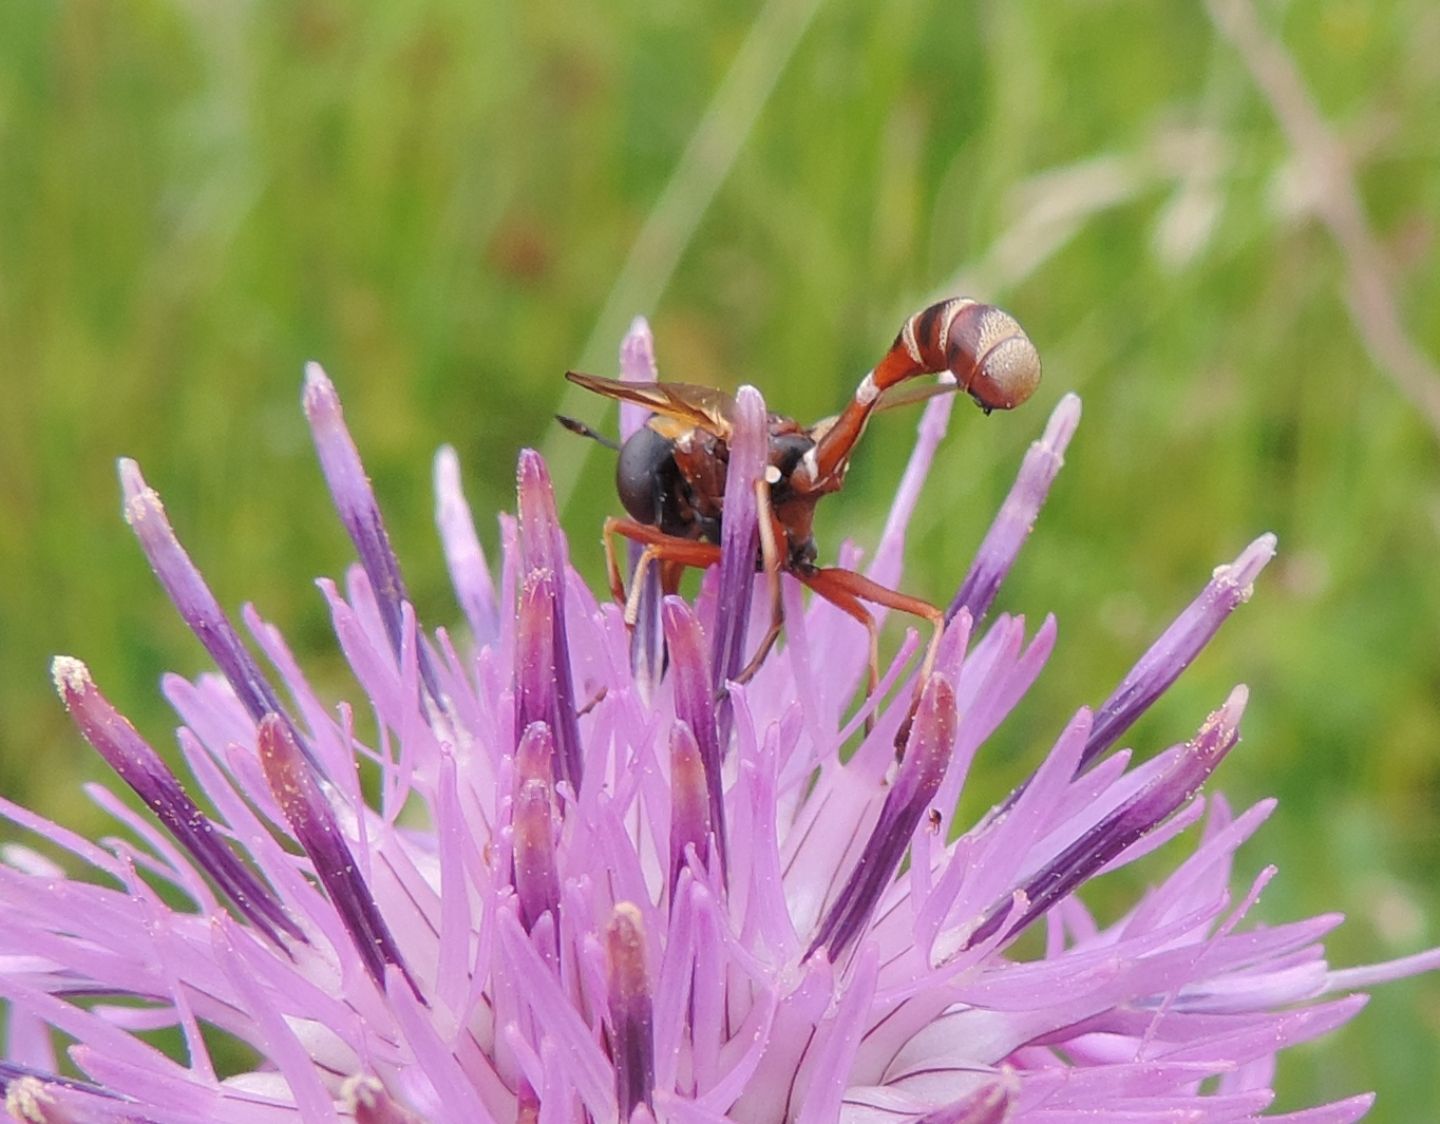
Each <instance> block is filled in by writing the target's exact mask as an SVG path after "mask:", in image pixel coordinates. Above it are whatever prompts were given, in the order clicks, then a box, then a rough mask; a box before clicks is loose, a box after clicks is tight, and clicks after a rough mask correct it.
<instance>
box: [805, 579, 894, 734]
mask: <svg viewBox="0 0 1440 1124" xmlns="http://www.w3.org/2000/svg"><path fill="white" fill-rule="evenodd" d="M849 573H850V571H849V570H816V571H814V572H813V573H809V574H796V575H795V576H796V577H797V578H799V579H800V580H801V581H802V582H803V583H804V584H805V585H807V586H809V587H810V588H811V589H813V590H814V591H815V594H816V596H818V597H823V598H825V600H826V601H828V602H830V604H832V605H834V606H835V607H836V608H837V609H839V610H840V611H841V612H843V613H847V614H848V615H850V616H851V617H853V618H855V620H857V621H859V622H860V623H861V624H862V625H864V626H865V633H866V636H867V637H868V639H869V642H870V653H869V655H870V666H869V675H868V676H867V677H866V680H865V697H866V698H867V699H868V698H869V697H870V696H871V695H873V694H874V693H875V692H876V690H877V689H878V688H879V686H880V634H879V631H878V630H877V629H876V627H875V618H874V616H872V615H871V613H870V610H869V609H867V608H865V606H864V605H862V604H861V603H860V599H859V598H858V597H857V596H855V595H854V594H853V593H851V592H850V591H849V590H847V589H845V588H843V586H842V585H840V584H839V583H837V582H835V581H834V580H832V579H830V578H827V577H826V575H827V574H828V575H834V574H849ZM855 576H857V577H858V576H859V575H855ZM874 728H875V716H874V714H873V713H872V714H869V715H866V717H865V733H866V734H867V735H868V734H869V733H870V731H871V730H873V729H874Z"/></svg>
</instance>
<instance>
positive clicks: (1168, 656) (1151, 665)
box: [1080, 535, 1275, 769]
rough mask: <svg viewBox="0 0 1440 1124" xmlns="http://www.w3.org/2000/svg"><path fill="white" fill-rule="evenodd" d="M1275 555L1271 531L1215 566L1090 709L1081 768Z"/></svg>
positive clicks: (1240, 600)
mask: <svg viewBox="0 0 1440 1124" xmlns="http://www.w3.org/2000/svg"><path fill="white" fill-rule="evenodd" d="M1274 556H1275V536H1274V535H1261V536H1260V537H1259V538H1258V539H1256V540H1255V541H1254V542H1252V543H1251V544H1250V545H1249V546H1247V547H1246V548H1245V549H1244V550H1243V551H1241V552H1240V555H1239V557H1238V558H1236V559H1235V561H1234V562H1231V563H1230V564H1228V565H1225V566H1217V567H1216V569H1215V573H1214V574H1213V575H1212V576H1211V578H1210V582H1209V584H1208V585H1206V586H1205V588H1204V589H1202V590H1201V591H1200V595H1199V596H1198V597H1196V598H1195V600H1194V601H1192V602H1191V603H1190V604H1189V605H1188V606H1187V607H1186V608H1185V611H1184V612H1182V613H1181V614H1180V616H1179V617H1177V618H1176V620H1175V623H1174V624H1172V625H1171V626H1170V627H1169V628H1167V629H1166V630H1165V631H1164V632H1163V633H1161V634H1160V638H1159V639H1158V640H1156V641H1155V643H1154V644H1152V645H1151V646H1150V648H1149V650H1148V651H1147V652H1146V653H1145V654H1144V655H1143V656H1141V657H1140V660H1139V662H1138V663H1136V664H1135V666H1134V667H1133V668H1131V669H1130V672H1129V674H1127V675H1126V676H1125V678H1124V679H1123V680H1121V682H1120V686H1118V687H1116V688H1115V691H1114V693H1113V694H1112V695H1111V696H1110V697H1109V698H1108V699H1106V700H1105V702H1104V703H1103V704H1102V705H1101V707H1100V709H1099V710H1097V711H1096V712H1095V725H1094V727H1093V729H1092V730H1091V732H1090V741H1089V742H1088V743H1087V744H1086V746H1085V752H1084V754H1083V755H1082V756H1081V760H1080V767H1081V768H1082V769H1083V768H1084V767H1085V766H1086V765H1088V764H1089V763H1090V762H1092V761H1094V760H1095V758H1096V757H1098V756H1099V755H1100V754H1102V753H1104V752H1105V751H1106V750H1107V749H1109V748H1110V747H1111V746H1112V745H1114V744H1115V742H1116V741H1117V740H1118V739H1119V737H1120V735H1122V734H1123V733H1124V732H1125V731H1126V730H1128V729H1129V728H1130V727H1131V726H1132V725H1133V724H1134V722H1135V720H1136V719H1137V718H1139V717H1140V716H1141V715H1142V714H1144V713H1145V711H1146V710H1148V709H1149V708H1150V704H1151V703H1153V702H1154V701H1155V700H1156V699H1158V698H1159V697H1160V696H1161V695H1162V694H1164V693H1165V691H1166V689H1167V688H1168V687H1169V686H1170V684H1171V683H1174V682H1175V680H1176V679H1178V678H1180V673H1181V672H1182V671H1184V670H1185V669H1186V668H1187V667H1189V666H1190V663H1191V661H1192V660H1194V659H1195V657H1196V656H1198V655H1199V654H1200V651H1201V649H1202V648H1204V647H1205V645H1206V644H1208V643H1209V642H1210V639H1211V637H1213V636H1214V635H1215V633H1217V632H1218V631H1220V626H1221V625H1222V624H1224V623H1225V620H1226V618H1227V617H1229V616H1230V614H1231V613H1232V612H1234V611H1235V609H1236V608H1237V607H1239V606H1240V605H1243V604H1244V603H1245V602H1246V601H1248V600H1250V594H1251V593H1252V592H1253V591H1254V588H1255V587H1254V582H1255V579H1256V577H1258V576H1259V574H1260V571H1261V570H1263V569H1264V568H1265V565H1266V563H1268V562H1269V561H1270V559H1271V558H1273V557H1274Z"/></svg>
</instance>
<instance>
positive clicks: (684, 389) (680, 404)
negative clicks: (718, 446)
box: [565, 371, 735, 441]
mask: <svg viewBox="0 0 1440 1124" xmlns="http://www.w3.org/2000/svg"><path fill="white" fill-rule="evenodd" d="M565 377H566V378H567V379H569V380H570V381H571V382H573V383H574V384H575V385H576V386H583V387H584V388H585V389H586V390H592V391H594V392H595V393H596V394H603V395H604V396H605V397H606V398H615V399H617V400H619V401H622V402H633V403H635V404H636V405H637V406H644V407H645V408H646V409H647V410H653V411H654V412H655V413H657V414H663V415H664V416H665V417H669V418H675V419H676V420H677V421H683V422H686V423H688V424H689V425H693V426H698V427H699V428H701V429H704V430H706V431H707V432H709V433H713V434H714V435H715V436H716V437H719V438H721V439H722V440H725V441H728V440H729V439H730V430H731V418H732V417H733V416H734V413H735V399H734V398H733V397H732V396H731V395H729V394H727V393H726V392H725V391H723V390H716V389H715V388H714V387H713V386H694V385H692V384H690V383H683V382H621V381H620V380H619V379H602V378H601V377H600V376H599V375H587V374H583V373H582V372H580V371H566V372H565Z"/></svg>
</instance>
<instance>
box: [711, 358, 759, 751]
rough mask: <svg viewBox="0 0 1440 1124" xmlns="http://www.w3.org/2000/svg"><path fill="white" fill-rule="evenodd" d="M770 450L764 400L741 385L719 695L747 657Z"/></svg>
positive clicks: (724, 561) (723, 556) (719, 610)
mask: <svg viewBox="0 0 1440 1124" xmlns="http://www.w3.org/2000/svg"><path fill="white" fill-rule="evenodd" d="M768 452H769V437H768V423H767V415H766V412H765V400H764V399H763V398H761V397H760V392H759V391H758V390H756V389H755V388H754V387H753V386H742V387H741V388H740V389H739V391H738V392H737V393H736V395H735V418H734V432H733V433H732V434H731V438H730V464H729V467H728V468H727V469H726V477H725V524H724V527H723V528H722V530H721V535H720V540H721V541H720V552H721V553H720V579H719V585H718V598H717V601H716V611H715V624H714V634H713V635H712V637H711V648H710V664H711V674H712V676H713V677H714V687H715V689H716V690H717V691H718V690H719V689H720V688H721V686H723V685H724V683H725V681H726V680H728V679H733V678H735V676H736V675H738V674H739V673H740V669H741V668H742V667H744V666H745V662H746V660H748V659H749V655H750V654H749V653H748V652H747V651H745V631H746V625H748V624H749V623H750V597H751V593H752V591H753V590H754V587H755V559H756V556H757V553H758V551H759V549H760V529H759V526H760V525H759V522H758V520H757V517H756V508H755V485H756V483H757V482H758V481H759V480H760V479H761V474H762V473H763V472H764V471H765V460H766V456H767V454H768ZM728 714H729V707H728V706H727V705H725V704H723V703H722V705H721V732H722V735H723V734H725V733H726V732H728V729H729V718H728ZM723 740H728V738H726V739H723Z"/></svg>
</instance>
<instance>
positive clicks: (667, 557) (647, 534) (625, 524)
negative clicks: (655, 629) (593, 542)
mask: <svg viewBox="0 0 1440 1124" xmlns="http://www.w3.org/2000/svg"><path fill="white" fill-rule="evenodd" d="M603 535H604V540H605V568H606V571H607V574H608V576H609V578H610V591H611V592H612V593H614V594H615V600H616V601H618V602H619V603H620V604H621V605H623V606H624V607H625V623H626V624H629V625H633V624H634V623H635V615H634V614H635V609H636V606H635V605H632V604H630V602H631V601H633V600H634V599H635V591H636V590H638V589H639V588H640V585H641V580H642V579H643V578H644V576H645V571H646V570H647V569H649V567H650V563H651V562H659V563H660V566H661V570H660V576H661V581H662V583H663V582H664V581H665V579H666V576H667V573H674V574H677V575H678V572H679V571H680V570H683V569H684V568H685V567H686V566H693V567H695V568H696V569H701V570H703V569H705V568H707V567H709V566H714V565H717V564H718V563H719V561H720V548H719V547H718V546H716V545H715V544H714V543H708V542H696V541H695V540H694V539H682V538H677V537H676V536H674V535H667V534H666V533H665V532H664V531H662V530H660V529H659V528H656V527H650V526H646V525H645V524H644V523H636V522H634V521H633V520H630V519H607V520H605V530H604V532H603ZM616 535H619V536H620V537H622V538H627V539H629V540H630V541H631V542H638V543H639V544H640V545H641V546H643V547H644V548H645V550H644V551H643V552H642V553H641V555H640V559H639V561H638V562H637V563H636V564H635V573H634V575H633V576H632V578H631V590H630V595H629V597H627V596H626V594H625V583H624V581H623V580H622V579H621V577H620V566H619V562H618V561H617V559H616V554H615V536H616ZM676 580H677V581H678V577H677V579H676Z"/></svg>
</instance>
